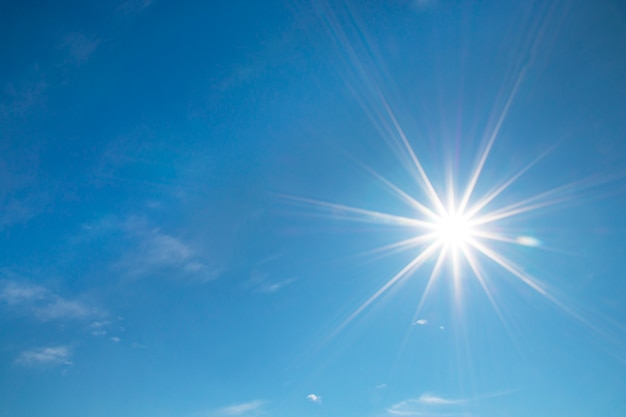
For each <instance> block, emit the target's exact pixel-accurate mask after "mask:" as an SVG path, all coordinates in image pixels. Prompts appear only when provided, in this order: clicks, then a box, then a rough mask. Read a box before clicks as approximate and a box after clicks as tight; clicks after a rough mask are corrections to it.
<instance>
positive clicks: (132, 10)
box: [117, 0, 154, 16]
mask: <svg viewBox="0 0 626 417" xmlns="http://www.w3.org/2000/svg"><path fill="white" fill-rule="evenodd" d="M153 2H154V0H127V1H125V2H123V3H122V4H120V5H119V6H118V7H117V12H118V13H120V14H122V15H126V16H134V15H136V14H139V13H141V12H143V11H144V10H146V9H147V8H148V7H150V5H152V3H153Z"/></svg>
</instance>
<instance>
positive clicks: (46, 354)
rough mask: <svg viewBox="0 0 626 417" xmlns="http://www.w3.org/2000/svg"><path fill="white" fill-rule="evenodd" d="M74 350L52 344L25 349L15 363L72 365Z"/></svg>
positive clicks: (26, 364)
mask: <svg viewBox="0 0 626 417" xmlns="http://www.w3.org/2000/svg"><path fill="white" fill-rule="evenodd" d="M71 355H72V351H71V349H70V348H69V347H67V346H51V347H44V348H37V349H31V350H25V351H23V352H22V353H20V354H19V356H18V357H17V359H16V360H15V363H17V364H19V365H23V366H39V365H71V364H72V362H71V361H70V357H71Z"/></svg>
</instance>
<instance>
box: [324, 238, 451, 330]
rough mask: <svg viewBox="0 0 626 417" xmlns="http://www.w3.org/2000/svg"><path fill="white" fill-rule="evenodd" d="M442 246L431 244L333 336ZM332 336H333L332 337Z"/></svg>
mask: <svg viewBox="0 0 626 417" xmlns="http://www.w3.org/2000/svg"><path fill="white" fill-rule="evenodd" d="M439 246H440V243H439V242H437V241H435V242H433V243H431V244H430V246H428V247H427V248H426V249H424V250H423V251H422V252H420V254H419V255H418V256H416V257H415V258H414V259H413V260H412V261H411V262H409V263H408V264H407V265H406V266H405V267H404V268H402V270H400V272H398V273H397V274H396V275H394V276H393V277H391V279H389V280H388V281H387V282H386V283H385V284H384V285H383V286H382V287H380V288H379V289H378V290H377V291H376V292H375V293H374V294H372V295H371V296H370V297H369V298H368V299H367V300H366V301H365V302H364V303H363V304H361V305H360V306H359V307H358V308H357V309H356V310H354V311H353V312H352V314H350V316H348V318H347V319H345V320H344V321H343V322H342V323H341V324H340V325H339V326H338V327H337V329H335V331H334V332H333V335H334V334H336V333H338V332H339V331H341V330H342V329H343V328H344V327H346V326H347V325H348V324H349V323H350V322H351V321H352V320H354V319H355V318H356V317H357V316H358V315H359V314H361V313H362V312H363V310H365V309H366V308H367V307H369V305H370V304H372V303H373V302H374V301H376V300H377V299H378V297H380V296H381V295H383V294H384V293H385V292H386V291H387V290H389V289H390V288H391V287H392V286H394V285H395V284H396V283H397V282H398V281H399V280H401V279H402V278H406V277H407V276H408V275H409V274H410V273H411V272H414V271H415V270H416V269H418V268H419V267H420V266H421V265H422V264H423V263H424V262H425V261H427V260H428V258H430V256H431V255H432V254H433V253H434V252H435V250H436V249H437V248H438V247H439ZM331 336H332V335H331Z"/></svg>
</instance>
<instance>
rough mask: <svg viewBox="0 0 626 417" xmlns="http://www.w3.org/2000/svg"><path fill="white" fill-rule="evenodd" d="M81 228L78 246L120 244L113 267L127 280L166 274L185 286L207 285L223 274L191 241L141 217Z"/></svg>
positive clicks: (110, 219)
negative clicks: (101, 242)
mask: <svg viewBox="0 0 626 417" xmlns="http://www.w3.org/2000/svg"><path fill="white" fill-rule="evenodd" d="M82 229H83V233H82V236H80V237H79V238H78V239H76V242H77V244H82V243H84V242H88V241H91V240H94V241H95V240H96V239H101V238H109V239H115V241H118V242H119V245H118V246H117V247H116V248H115V249H114V251H120V252H121V253H119V255H118V259H117V260H116V261H113V262H112V263H111V264H110V266H111V268H112V269H114V270H116V271H119V272H121V273H122V274H123V275H125V276H126V277H128V278H144V277H150V276H158V275H163V274H167V276H169V277H173V278H174V279H176V280H179V281H182V282H186V283H205V282H209V281H213V280H215V279H217V278H218V277H219V276H220V275H221V274H222V273H223V271H224V269H223V268H220V267H215V266H211V265H210V262H208V261H207V259H206V257H205V256H203V255H202V253H201V251H199V250H198V248H197V247H195V246H194V245H193V243H192V242H189V241H187V240H185V239H183V238H182V237H179V236H175V235H173V234H170V233H166V232H164V231H163V230H161V229H160V228H159V227H154V226H152V225H150V223H149V222H148V221H147V220H146V219H144V218H142V217H137V216H130V217H128V218H126V219H125V220H123V221H122V220H119V219H117V218H105V219H102V220H101V221H99V222H95V223H93V224H85V225H83V226H82ZM120 248H122V249H121V250H120Z"/></svg>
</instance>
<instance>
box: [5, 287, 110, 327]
mask: <svg viewBox="0 0 626 417" xmlns="http://www.w3.org/2000/svg"><path fill="white" fill-rule="evenodd" d="M0 302H3V303H4V304H5V305H6V306H7V307H8V308H10V309H12V310H14V311H17V312H19V313H21V314H27V315H30V316H33V317H35V318H36V319H38V320H40V321H51V320H63V319H68V320H73V319H88V318H92V317H99V316H103V315H104V312H103V311H101V310H99V309H98V308H95V307H93V306H91V305H89V304H88V303H86V302H83V301H80V300H78V299H67V298H63V297H61V296H60V295H58V294H56V293H54V292H52V291H50V290H49V289H47V288H45V287H42V286H40V285H36V284H31V283H25V282H18V281H10V280H6V281H0Z"/></svg>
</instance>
